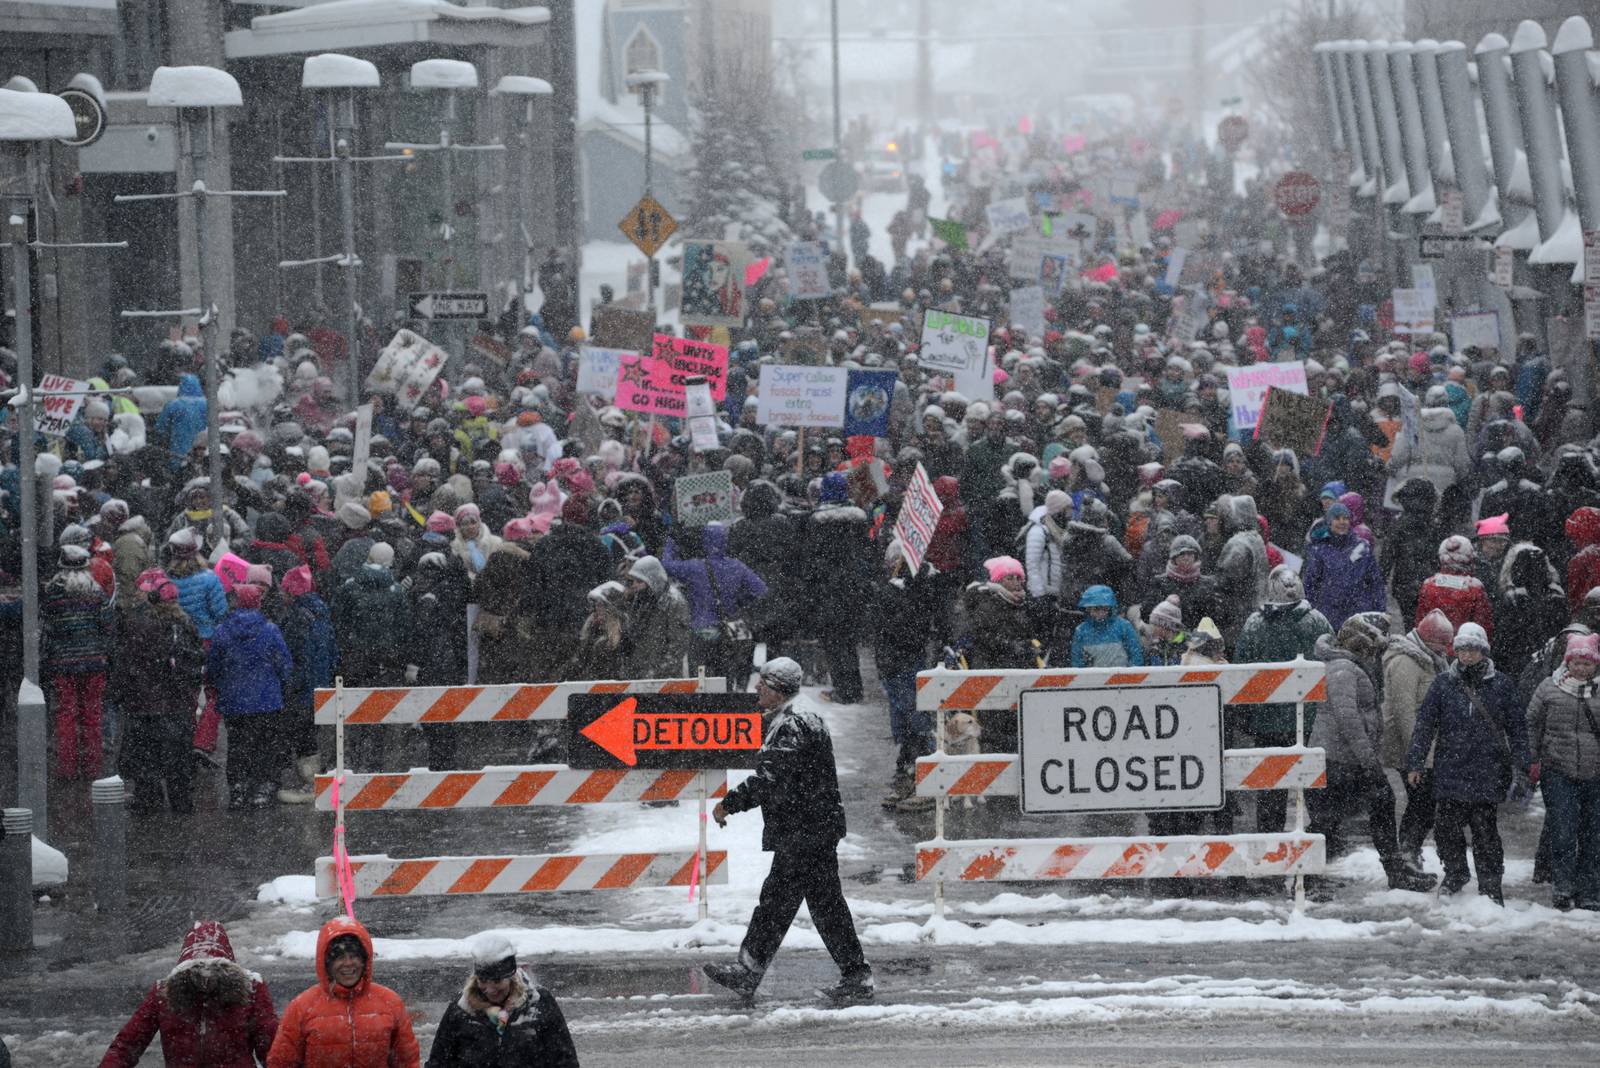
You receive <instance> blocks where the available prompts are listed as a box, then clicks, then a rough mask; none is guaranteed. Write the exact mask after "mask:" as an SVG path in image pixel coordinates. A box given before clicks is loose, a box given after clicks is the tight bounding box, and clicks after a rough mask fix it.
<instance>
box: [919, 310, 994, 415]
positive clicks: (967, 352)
mask: <svg viewBox="0 0 1600 1068" xmlns="http://www.w3.org/2000/svg"><path fill="white" fill-rule="evenodd" d="M917 358H918V361H919V362H920V363H921V365H922V369H923V370H924V371H926V372H927V373H929V374H942V375H949V376H950V377H951V378H953V379H954V380H955V388H956V391H957V392H959V393H961V394H962V395H964V396H965V397H966V398H967V400H968V401H980V400H981V401H984V402H985V403H987V402H989V401H991V400H993V399H994V374H993V371H992V369H991V368H990V366H989V320H987V319H979V318H976V317H974V316H969V315H955V314H953V313H951V312H943V311H939V310H938V309H936V308H928V309H926V310H924V311H923V313H922V344H921V347H920V348H919V349H918V350H917Z"/></svg>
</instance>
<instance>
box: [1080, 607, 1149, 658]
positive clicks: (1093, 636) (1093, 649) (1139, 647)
mask: <svg viewBox="0 0 1600 1068" xmlns="http://www.w3.org/2000/svg"><path fill="white" fill-rule="evenodd" d="M1143 665H1144V645H1143V644H1142V643H1141V642H1140V641H1139V633H1138V631H1136V630H1134V629H1133V624H1132V623H1129V622H1128V621H1127V620H1126V619H1123V618H1122V617H1121V616H1111V617H1109V618H1108V619H1107V620H1106V621H1105V622H1104V623H1096V622H1095V621H1094V620H1092V619H1087V618H1086V619H1084V621H1083V622H1082V623H1079V624H1078V628H1077V629H1076V630H1074V631H1073V632H1072V666H1073V667H1142V666H1143Z"/></svg>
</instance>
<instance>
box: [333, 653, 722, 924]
mask: <svg viewBox="0 0 1600 1068" xmlns="http://www.w3.org/2000/svg"><path fill="white" fill-rule="evenodd" d="M630 691H631V692H633V693H669V694H693V693H708V694H711V693H727V692H728V683H727V680H726V679H724V678H722V677H720V676H705V675H701V676H699V677H696V678H681V679H625V680H616V679H605V680H590V681H579V682H552V683H519V684H509V685H493V686H390V687H374V688H360V687H345V686H344V685H343V680H342V679H341V680H337V681H336V684H335V685H334V686H333V687H332V688H331V689H321V690H318V691H317V692H316V697H315V715H314V721H315V722H316V723H317V724H319V725H324V726H332V727H333V728H334V752H335V757H334V764H335V770H334V773H333V774H331V775H319V776H317V778H316V798H315V800H316V804H315V811H321V812H327V811H332V812H333V813H334V814H335V815H334V828H335V829H334V841H335V853H336V854H339V855H340V856H343V855H342V854H341V853H340V850H341V848H342V843H343V841H344V832H345V814H346V813H347V812H352V811H355V812H399V811H423V812H427V811H432V812H439V811H444V812H449V811H453V810H456V809H481V808H507V807H531V806H549V805H592V804H601V803H626V802H632V803H640V802H655V801H679V800H695V801H698V803H699V814H700V819H699V829H698V834H699V843H698V845H697V846H696V847H694V848H690V849H678V850H667V851H655V852H648V853H643V852H641V853H597V854H578V853H572V854H560V855H548V856H502V857H421V858H416V859H410V860H407V859H395V858H392V857H389V856H387V855H374V856H349V857H343V859H344V860H346V861H347V862H348V867H347V868H346V874H347V876H348V877H349V878H348V880H347V882H346V883H345V887H344V890H343V892H346V893H353V895H354V896H355V897H390V896H412V897H425V896H450V895H462V894H516V893H535V892H549V891H579V890H612V889H627V888H634V887H640V888H642V887H666V886H690V887H699V888H703V887H705V886H707V885H709V884H712V883H726V882H727V881H728V879H727V870H726V861H727V853H726V852H712V851H710V850H709V849H708V848H707V845H706V802H707V800H708V799H715V798H720V797H723V796H725V795H726V794H727V791H728V776H727V772H726V771H721V770H718V771H709V772H708V771H704V770H638V769H624V770H615V771H612V770H606V771H582V770H577V769H574V768H570V767H567V766H566V765H564V764H533V765H519V766H506V767H486V768H479V769H473V770H461V771H431V770H428V769H425V768H413V769H411V770H410V771H405V772H375V773H360V774H356V773H352V772H349V771H346V770H345V759H344V742H345V737H344V732H345V728H347V727H368V726H389V725H397V724H423V725H428V724H435V725H437V724H453V723H528V722H534V721H540V722H555V721H561V720H564V719H566V718H567V699H568V698H570V697H572V696H574V695H577V694H609V693H627V692H630ZM339 884H340V879H339V872H338V864H337V863H336V860H335V858H334V857H318V858H317V861H316V887H317V896H319V897H333V896H336V895H339V894H340V893H341V892H342V891H341V888H340V885H339ZM699 910H700V918H701V919H705V918H706V916H707V903H706V897H705V893H704V890H703V889H701V890H700V896H699Z"/></svg>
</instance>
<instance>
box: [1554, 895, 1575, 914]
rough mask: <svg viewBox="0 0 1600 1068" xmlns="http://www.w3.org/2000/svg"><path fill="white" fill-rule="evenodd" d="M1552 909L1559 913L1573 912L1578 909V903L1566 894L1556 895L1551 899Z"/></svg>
mask: <svg viewBox="0 0 1600 1068" xmlns="http://www.w3.org/2000/svg"><path fill="white" fill-rule="evenodd" d="M1550 907H1551V908H1553V909H1555V910H1556V911H1557V912H1571V911H1572V910H1573V909H1574V908H1576V907H1577V903H1576V902H1575V901H1573V900H1572V898H1571V897H1569V896H1567V895H1566V894H1554V895H1552V896H1551V898H1550Z"/></svg>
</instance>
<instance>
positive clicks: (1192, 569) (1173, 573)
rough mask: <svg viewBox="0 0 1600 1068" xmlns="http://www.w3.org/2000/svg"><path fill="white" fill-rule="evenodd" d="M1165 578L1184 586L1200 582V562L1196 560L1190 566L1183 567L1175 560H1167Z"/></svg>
mask: <svg viewBox="0 0 1600 1068" xmlns="http://www.w3.org/2000/svg"><path fill="white" fill-rule="evenodd" d="M1167 578H1169V579H1171V580H1172V581H1174V582H1182V583H1185V584H1187V583H1190V582H1198V581H1200V561H1198V560H1196V561H1195V562H1194V563H1193V564H1191V565H1190V566H1188V567H1184V566H1183V565H1182V564H1181V563H1179V562H1178V561H1177V560H1168V561H1167Z"/></svg>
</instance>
